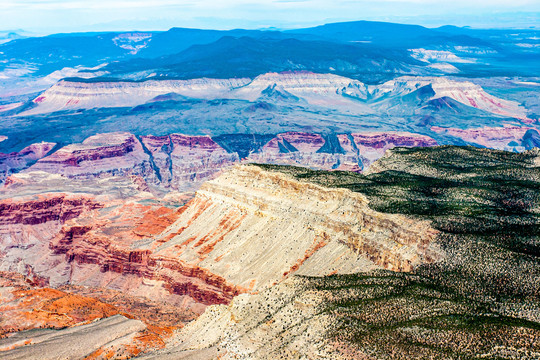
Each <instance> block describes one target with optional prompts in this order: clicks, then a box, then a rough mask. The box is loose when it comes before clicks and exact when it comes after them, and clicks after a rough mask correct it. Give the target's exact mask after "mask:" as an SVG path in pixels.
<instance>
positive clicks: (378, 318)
mask: <svg viewBox="0 0 540 360" xmlns="http://www.w3.org/2000/svg"><path fill="white" fill-rule="evenodd" d="M538 156H539V152H538V151H537V150H533V151H529V152H525V153H521V154H515V153H508V152H503V151H496V150H487V149H476V148H471V147H437V148H414V149H403V148H400V149H394V150H393V151H392V154H391V155H390V156H387V157H385V158H383V159H381V160H379V162H378V163H376V164H374V166H373V169H374V170H375V171H376V172H373V173H371V174H368V175H362V174H355V173H349V172H337V171H336V172H328V171H313V170H309V169H305V168H297V167H284V166H275V165H257V166H260V167H263V168H265V169H267V170H271V171H279V172H282V173H286V174H289V175H290V176H293V177H294V178H296V179H298V180H302V181H308V182H312V183H316V184H319V185H322V186H327V187H338V188H346V189H350V190H352V191H355V192H360V193H362V194H364V195H365V196H366V197H367V198H368V199H369V201H370V207H372V208H373V209H375V210H377V211H381V212H386V213H400V214H405V215H408V216H410V217H413V218H418V219H423V220H430V221H432V224H433V226H434V227H435V228H436V229H438V230H440V231H441V233H440V235H439V238H438V242H439V243H440V245H441V246H442V248H443V249H444V251H445V253H446V257H445V259H444V260H443V261H442V262H439V263H435V264H431V265H423V266H421V267H419V268H417V269H416V270H415V271H414V273H412V274H405V273H393V272H388V271H384V272H382V271H381V272H374V273H370V274H363V275H362V274H355V275H334V276H330V277H326V278H310V283H311V286H313V287H314V288H315V289H318V290H321V291H323V292H324V293H326V294H327V296H328V300H327V302H326V303H327V305H326V310H325V311H327V312H328V313H330V314H332V315H333V316H335V317H336V319H337V320H338V323H339V326H338V327H337V328H336V329H335V330H334V331H333V332H332V336H333V337H335V338H336V339H337V340H340V341H343V340H345V342H346V343H351V344H354V345H355V346H357V347H360V348H361V349H362V351H363V352H365V353H368V354H372V355H373V356H374V357H376V358H396V359H410V358H459V359H474V358H480V357H482V358H489V359H507V358H513V359H534V358H540V324H539V321H540V315H539V314H540V306H539V305H540V258H539V256H540V248H539V246H540V241H539V240H540V237H539V235H540V191H539V190H540V168H539V167H538V160H537V159H538ZM535 159H536V161H537V163H536V164H535Z"/></svg>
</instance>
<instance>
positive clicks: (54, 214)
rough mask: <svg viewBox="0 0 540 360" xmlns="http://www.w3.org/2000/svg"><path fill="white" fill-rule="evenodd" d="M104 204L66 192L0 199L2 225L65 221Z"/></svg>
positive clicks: (0, 223)
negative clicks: (21, 198)
mask: <svg viewBox="0 0 540 360" xmlns="http://www.w3.org/2000/svg"><path fill="white" fill-rule="evenodd" d="M101 207H103V205H101V204H99V203H97V202H95V201H94V200H92V199H90V198H87V197H84V196H74V195H66V194H52V195H39V196H37V198H35V199H32V200H28V201H24V200H17V201H13V200H10V199H7V200H1V201H0V225H7V224H25V225H36V224H42V223H45V222H48V221H61V222H65V221H67V220H69V219H73V218H76V217H77V216H79V215H80V214H81V213H83V212H86V211H89V210H93V209H99V208H101Z"/></svg>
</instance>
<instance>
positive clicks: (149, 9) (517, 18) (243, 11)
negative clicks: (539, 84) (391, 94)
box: [0, 0, 540, 32]
mask: <svg viewBox="0 0 540 360" xmlns="http://www.w3.org/2000/svg"><path fill="white" fill-rule="evenodd" d="M519 12H521V14H520V13H519ZM539 12H540V3H539V2H538V1H537V0H513V1H508V0H475V1H470V0H454V1H440V0H378V1H373V0H371V1H367V0H360V1H358V0H335V1H332V2H330V1H328V0H259V1H254V0H227V1H224V0H212V1H191V0H184V1H178V0H152V1H149V0H93V1H88V0H87V1H83V0H0V26H1V27H2V29H0V30H6V29H19V28H22V29H27V30H33V31H41V32H55V31H85V30H106V29H110V30H119V29H125V30H128V29H142V30H144V29H158V30H163V29H167V28H169V27H172V26H184V27H199V28H221V29H224V28H236V27H245V28H259V27H265V26H277V27H289V28H292V27H298V26H306V25H316V24H322V23H325V22H331V21H348V20H359V19H367V20H382V21H395V22H412V23H414V22H416V23H420V24H426V25H428V26H429V25H433V26H435V25H441V24H456V25H472V26H482V25H486V26H487V25H489V23H490V22H491V23H493V24H495V25H498V26H501V25H502V26H507V27H519V26H531V25H537V24H538V13H539ZM460 22H461V23H460Z"/></svg>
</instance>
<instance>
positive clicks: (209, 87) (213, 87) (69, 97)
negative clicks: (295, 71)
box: [26, 78, 250, 114]
mask: <svg viewBox="0 0 540 360" xmlns="http://www.w3.org/2000/svg"><path fill="white" fill-rule="evenodd" d="M249 81H250V80H249V79H206V78H201V79H191V80H165V81H155V80H153V81H145V82H123V81H119V82H117V81H105V82H76V81H66V80H62V81H59V82H58V83H56V84H55V85H54V86H52V87H51V88H50V89H48V90H47V91H45V92H43V93H42V94H41V95H40V96H38V97H36V98H35V99H34V100H33V103H34V104H36V105H37V106H36V107H34V108H33V109H30V110H28V111H27V112H26V114H39V113H47V112H54V111H59V110H69V109H91V108H96V107H127V106H129V107H133V106H136V105H140V104H144V103H145V102H147V101H150V100H152V99H153V98H155V97H156V96H159V95H164V94H169V93H178V94H181V95H184V96H188V97H199V98H201V97H202V98H218V97H223V96H224V95H225V94H226V93H227V92H229V91H231V90H232V89H235V88H237V87H240V86H243V85H246V84H247V83H249Z"/></svg>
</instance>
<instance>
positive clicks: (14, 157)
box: [0, 136, 56, 184]
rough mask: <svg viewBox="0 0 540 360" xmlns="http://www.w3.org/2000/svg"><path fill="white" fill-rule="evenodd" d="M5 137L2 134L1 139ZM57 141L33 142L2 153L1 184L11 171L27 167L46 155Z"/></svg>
mask: <svg viewBox="0 0 540 360" xmlns="http://www.w3.org/2000/svg"><path fill="white" fill-rule="evenodd" d="M5 139H7V137H5V136H4V139H3V138H2V137H1V136H0V141H2V140H5ZM55 146H56V144H55V143H50V142H41V143H37V144H32V145H29V146H27V147H25V148H24V149H22V150H21V151H19V152H13V153H9V154H2V153H0V184H1V183H3V182H4V181H5V179H6V177H8V176H9V175H10V174H11V173H13V172H17V171H20V170H23V169H25V168H27V167H28V166H29V165H31V164H32V163H34V162H35V161H37V160H39V159H41V158H43V157H45V156H46V155H47V154H48V153H49V152H50V151H51V150H52V149H53V148H54V147H55Z"/></svg>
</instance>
